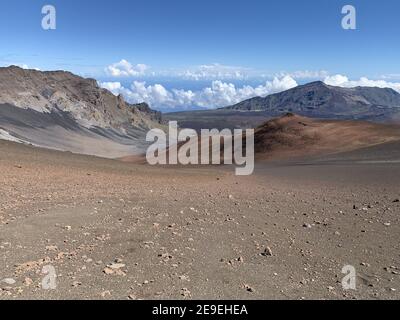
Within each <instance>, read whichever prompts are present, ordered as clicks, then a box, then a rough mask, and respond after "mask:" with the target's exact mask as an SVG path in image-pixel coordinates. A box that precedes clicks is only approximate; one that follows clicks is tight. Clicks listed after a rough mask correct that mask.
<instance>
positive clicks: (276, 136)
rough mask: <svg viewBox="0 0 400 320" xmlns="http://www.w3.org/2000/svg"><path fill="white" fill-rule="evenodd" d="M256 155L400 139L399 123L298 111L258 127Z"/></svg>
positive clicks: (318, 152)
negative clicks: (305, 114)
mask: <svg viewBox="0 0 400 320" xmlns="http://www.w3.org/2000/svg"><path fill="white" fill-rule="evenodd" d="M254 140H255V152H256V154H257V159H259V160H262V159H280V158H291V157H297V156H307V155H321V154H329V153H336V152H344V151H350V150H356V149H359V148H363V147H368V146H373V145H378V144H382V143H386V142H390V141H397V140H400V127H399V126H396V125H384V124H376V123H371V122H366V121H341V120H318V119H310V118H306V117H302V116H298V115H295V114H290V113H289V114H287V115H285V116H283V117H281V118H277V119H273V120H270V121H267V122H266V123H264V124H263V125H261V126H260V127H258V128H257V129H256V130H255V138H254Z"/></svg>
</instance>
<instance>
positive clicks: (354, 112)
mask: <svg viewBox="0 0 400 320" xmlns="http://www.w3.org/2000/svg"><path fill="white" fill-rule="evenodd" d="M224 109H225V110H239V111H264V112H268V113H269V115H270V116H278V115H281V114H282V113H286V112H293V113H296V114H300V115H304V116H308V117H314V118H315V117H316V118H337V119H365V120H374V121H390V120H400V94H399V93H397V92H396V91H394V90H392V89H389V88H375V87H356V88H341V87H334V86H329V85H326V84H325V83H323V82H320V81H317V82H312V83H309V84H306V85H302V86H298V87H296V88H293V89H290V90H287V91H284V92H280V93H277V94H273V95H269V96H267V97H264V98H263V97H255V98H252V99H249V100H246V101H243V102H240V103H238V104H236V105H233V106H230V107H227V108H224Z"/></svg>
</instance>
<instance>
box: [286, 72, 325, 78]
mask: <svg viewBox="0 0 400 320" xmlns="http://www.w3.org/2000/svg"><path fill="white" fill-rule="evenodd" d="M285 75H288V76H291V77H292V78H293V79H323V78H325V77H327V76H329V72H328V71H325V70H316V71H311V70H298V71H294V72H284V71H282V72H280V73H279V74H278V76H281V77H282V76H285Z"/></svg>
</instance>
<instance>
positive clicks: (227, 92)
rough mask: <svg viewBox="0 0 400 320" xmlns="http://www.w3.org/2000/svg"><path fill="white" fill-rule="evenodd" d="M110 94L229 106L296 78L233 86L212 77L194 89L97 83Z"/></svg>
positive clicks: (156, 102)
mask: <svg viewBox="0 0 400 320" xmlns="http://www.w3.org/2000/svg"><path fill="white" fill-rule="evenodd" d="M100 85H101V86H102V87H104V88H106V89H109V90H110V91H111V92H113V93H114V94H116V95H117V94H122V95H124V96H125V98H126V100H127V101H129V102H131V103H139V102H147V103H148V104H150V105H151V106H152V107H153V108H157V109H165V108H177V107H180V108H188V107H201V108H207V109H212V108H218V107H225V106H229V105H232V104H235V103H238V102H241V101H243V100H246V99H249V98H253V97H255V96H266V95H269V94H272V93H276V92H280V91H284V90H288V89H290V88H293V87H296V86H297V82H296V81H295V80H294V79H293V78H292V77H290V76H284V77H282V78H274V79H273V80H272V81H267V82H265V84H263V85H260V86H257V87H252V86H243V87H236V86H235V85H234V84H232V83H227V82H223V81H221V80H215V81H213V82H212V84H211V86H210V87H206V88H203V89H201V90H198V91H192V90H182V89H172V90H167V89H166V88H165V87H164V86H162V85H161V84H155V85H149V86H146V83H145V82H140V81H134V82H133V83H132V85H131V87H130V88H125V87H123V86H122V85H121V83H119V82H106V83H101V84H100Z"/></svg>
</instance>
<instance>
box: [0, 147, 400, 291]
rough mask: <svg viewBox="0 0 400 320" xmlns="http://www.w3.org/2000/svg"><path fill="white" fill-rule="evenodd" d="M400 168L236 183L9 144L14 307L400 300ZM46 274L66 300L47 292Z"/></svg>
mask: <svg viewBox="0 0 400 320" xmlns="http://www.w3.org/2000/svg"><path fill="white" fill-rule="evenodd" d="M399 169H400V167H399V164H398V163H396V162H395V161H392V162H391V163H382V162H379V163H373V162H368V163H357V162H343V163H336V162H329V163H320V164H307V165H306V164H303V165H293V164H291V165H289V164H288V165H284V164H280V165H279V166H278V165H260V166H259V167H257V169H256V173H255V175H253V176H251V177H236V176H234V175H233V170H231V168H210V167H209V168H181V169H178V168H150V167H147V166H141V165H133V164H129V163H122V162H117V161H112V160H103V159H98V158H92V157H85V156H77V155H72V154H69V153H60V152H54V151H45V150H39V149H34V148H31V147H24V146H21V145H16V144H13V143H10V142H0V182H1V183H0V281H1V280H2V279H7V280H5V281H3V282H1V284H0V288H1V289H0V299H26V298H33V299H47V298H50V299H238V298H240V299H301V298H305V299H313V298H316V299H343V298H347V299H353V298H366V299H383V298H387V299H399V298H400V251H399V235H400V224H399V213H400V203H399V202H394V201H395V200H396V199H399V198H400V190H399V181H400V180H399V179H400V170H399ZM263 253H265V254H264V255H263ZM269 254H272V255H269ZM347 264H351V265H353V266H354V267H355V268H356V270H357V274H358V278H357V290H355V291H344V290H343V289H342V287H341V284H340V281H341V279H342V277H343V276H344V275H343V274H341V270H342V267H343V266H344V265H347ZM46 265H52V266H54V268H55V270H56V273H57V276H58V277H57V289H56V290H50V291H46V290H43V289H42V288H41V281H42V279H43V277H44V275H42V274H41V270H42V268H43V266H46ZM14 281H15V283H14Z"/></svg>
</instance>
